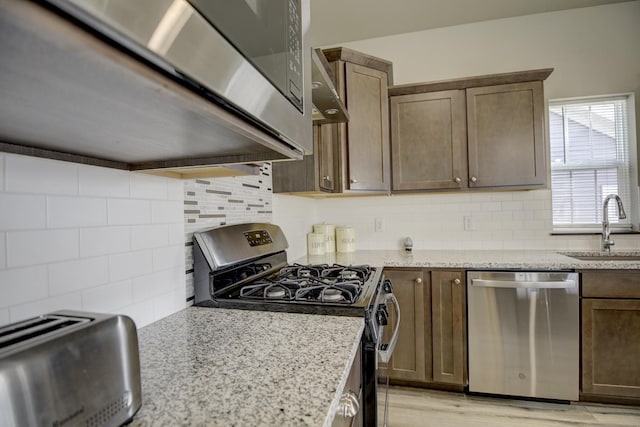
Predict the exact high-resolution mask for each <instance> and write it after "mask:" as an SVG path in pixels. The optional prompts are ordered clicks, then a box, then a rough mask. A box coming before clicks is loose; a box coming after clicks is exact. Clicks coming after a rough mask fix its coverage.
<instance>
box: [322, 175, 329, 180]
mask: <svg viewBox="0 0 640 427" xmlns="http://www.w3.org/2000/svg"><path fill="white" fill-rule="evenodd" d="M322 179H324V180H325V181H331V177H330V176H329V175H327V176H323V177H322Z"/></svg>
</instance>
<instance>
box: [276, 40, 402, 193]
mask: <svg viewBox="0 0 640 427" xmlns="http://www.w3.org/2000/svg"><path fill="white" fill-rule="evenodd" d="M323 53H324V54H325V56H326V58H327V60H328V61H329V67H330V69H331V71H333V74H334V75H335V77H336V82H335V83H336V88H337V90H338V92H339V94H340V98H341V99H342V100H343V101H344V103H345V105H346V107H347V111H348V112H349V117H350V119H349V122H348V123H339V124H325V125H314V153H313V154H312V155H308V156H305V159H304V160H301V161H286V162H274V163H273V165H272V173H273V191H274V193H310V194H313V193H319V192H324V193H342V194H348V193H361V194H369V193H388V192H389V191H390V189H391V172H390V171H391V167H390V143H389V104H388V86H389V84H390V82H391V81H392V79H393V76H392V64H391V62H389V61H385V60H383V59H380V58H375V57H372V56H369V55H365V54H362V53H359V52H355V51H352V50H350V49H345V48H334V49H327V50H324V51H323Z"/></svg>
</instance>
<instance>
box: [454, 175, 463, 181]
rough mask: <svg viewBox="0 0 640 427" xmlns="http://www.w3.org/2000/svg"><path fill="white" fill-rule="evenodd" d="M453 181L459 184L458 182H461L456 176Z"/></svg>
mask: <svg viewBox="0 0 640 427" xmlns="http://www.w3.org/2000/svg"><path fill="white" fill-rule="evenodd" d="M453 180H454V181H455V182H460V181H462V180H461V179H460V177H459V176H456V177H455V178H454V179H453Z"/></svg>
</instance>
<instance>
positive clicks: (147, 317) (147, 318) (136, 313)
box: [114, 301, 156, 328]
mask: <svg viewBox="0 0 640 427" xmlns="http://www.w3.org/2000/svg"><path fill="white" fill-rule="evenodd" d="M114 313H118V314H124V315H127V316H129V317H131V319H133V321H134V323H135V324H136V327H137V328H142V327H143V326H147V325H148V324H150V323H153V321H154V320H156V319H155V318H154V316H153V301H143V302H140V303H136V304H131V305H128V306H126V307H122V308H119V309H117V310H114Z"/></svg>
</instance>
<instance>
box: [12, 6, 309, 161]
mask: <svg viewBox="0 0 640 427" xmlns="http://www.w3.org/2000/svg"><path fill="white" fill-rule="evenodd" d="M53 3H65V2H64V1H63V2H59V1H56V2H53ZM52 9H53V8H52V6H51V4H50V2H48V1H47V2H34V1H25V0H3V1H2V2H0V57H1V58H2V60H1V61H0V151H5V152H11V153H17V154H26V155H34V156H41V157H48V158H55V159H60V160H67V161H75V162H82V163H86V164H94V165H99V166H107V167H114V168H120V169H127V170H149V169H158V168H188V167H200V166H202V165H220V164H238V163H252V162H253V163H256V162H262V161H270V160H279V159H291V158H294V159H298V158H301V157H302V155H303V154H304V153H305V152H310V151H311V147H312V140H311V114H310V111H311V102H310V99H309V98H310V97H307V99H309V101H308V108H306V109H307V110H308V111H309V114H308V117H307V115H306V114H305V118H304V119H303V120H308V126H307V127H308V138H307V136H306V135H304V136H303V137H300V138H299V139H300V140H289V139H287V138H281V137H279V136H278V135H277V134H275V133H274V132H273V129H269V128H268V127H264V126H263V127H261V126H259V125H260V123H255V122H251V121H250V120H248V119H247V117H246V116H244V115H243V114H242V113H243V112H242V111H237V109H234V108H233V106H228V105H227V106H225V105H224V102H223V101H224V100H222V102H221V100H220V99H218V98H215V97H214V96H212V94H211V93H210V92H209V91H207V90H205V88H203V87H201V86H199V84H198V82H196V81H193V80H192V79H189V78H188V77H187V76H185V75H180V71H179V70H178V69H176V70H175V75H170V74H169V73H167V72H165V71H166V70H162V69H159V67H157V64H155V63H154V61H153V60H151V59H150V58H145V57H140V56H136V55H132V54H131V52H126V50H125V49H123V48H122V46H118V45H116V44H115V43H113V40H109V38H108V37H104V36H103V35H101V34H97V33H96V32H94V31H88V28H87V25H86V23H85V22H79V21H77V20H74V18H73V17H70V16H64V17H63V16H61V14H60V11H58V10H56V11H55V12H54V11H53V10H52ZM306 52H307V54H309V56H310V48H308V46H307V49H306ZM309 60H310V58H309ZM310 80H311V78H310V77H309V82H310ZM214 98H215V99H214Z"/></svg>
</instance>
